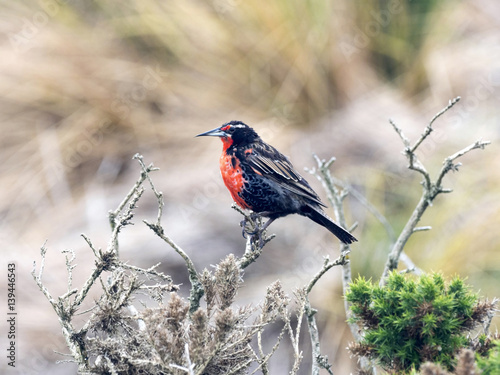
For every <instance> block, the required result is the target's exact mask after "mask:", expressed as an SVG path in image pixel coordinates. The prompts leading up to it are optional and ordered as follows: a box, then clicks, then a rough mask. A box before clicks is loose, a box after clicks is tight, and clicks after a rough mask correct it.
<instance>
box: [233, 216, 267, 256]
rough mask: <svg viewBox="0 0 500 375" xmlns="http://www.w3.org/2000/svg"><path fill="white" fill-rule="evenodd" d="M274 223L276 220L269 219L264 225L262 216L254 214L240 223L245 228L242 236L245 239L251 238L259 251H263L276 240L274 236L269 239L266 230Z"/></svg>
mask: <svg viewBox="0 0 500 375" xmlns="http://www.w3.org/2000/svg"><path fill="white" fill-rule="evenodd" d="M273 221H274V219H269V220H268V221H267V222H266V223H265V224H264V225H262V216H261V215H259V214H257V213H255V212H253V213H251V214H250V215H249V216H246V217H245V219H244V220H242V221H241V222H240V226H241V227H242V228H243V229H242V231H241V234H242V235H243V238H245V239H247V238H248V236H250V241H251V242H252V243H253V244H254V245H255V246H257V247H258V248H259V249H262V248H263V247H264V245H265V244H266V243H268V242H269V241H271V239H273V238H274V235H272V236H269V237H268V236H267V235H266V229H267V227H268V226H269V224H271V223H272V222H273Z"/></svg>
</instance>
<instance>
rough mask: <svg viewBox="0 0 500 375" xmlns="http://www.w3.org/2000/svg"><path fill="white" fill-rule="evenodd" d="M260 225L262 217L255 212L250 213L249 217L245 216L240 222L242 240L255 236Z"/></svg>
mask: <svg viewBox="0 0 500 375" xmlns="http://www.w3.org/2000/svg"><path fill="white" fill-rule="evenodd" d="M261 223H262V217H261V216H260V215H259V214H258V213H255V212H252V213H251V214H250V215H249V216H245V218H244V219H243V220H241V222H240V227H241V228H242V229H241V235H242V236H243V238H245V239H246V238H247V235H250V236H252V237H253V236H255V235H256V234H257V233H259V232H260V226H261Z"/></svg>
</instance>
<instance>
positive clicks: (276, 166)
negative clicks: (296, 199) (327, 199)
mask: <svg viewBox="0 0 500 375" xmlns="http://www.w3.org/2000/svg"><path fill="white" fill-rule="evenodd" d="M244 157H245V160H246V161H247V163H248V165H249V166H250V167H251V168H252V169H253V170H254V172H255V173H257V174H260V175H262V176H265V177H268V178H270V179H272V180H273V181H275V182H277V183H278V184H279V185H280V186H281V187H283V188H284V189H287V190H289V191H291V192H293V193H295V194H297V195H299V196H301V197H303V198H305V199H307V200H310V201H312V202H314V203H316V204H319V205H320V206H323V207H326V205H324V204H323V203H322V202H321V200H320V198H319V196H318V195H317V194H316V192H315V191H314V190H313V189H312V188H311V186H309V183H308V182H307V181H306V180H305V179H304V178H303V177H302V176H301V175H300V174H299V173H298V172H297V171H295V169H294V168H293V165H292V163H291V162H290V160H288V158H287V157H286V156H284V155H283V154H281V153H280V152H279V151H278V150H276V149H275V148H274V147H272V146H270V145H268V144H264V143H260V142H259V143H258V144H253V145H252V147H249V148H246V150H245V151H244Z"/></svg>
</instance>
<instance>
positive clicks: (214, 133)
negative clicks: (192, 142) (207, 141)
mask: <svg viewBox="0 0 500 375" xmlns="http://www.w3.org/2000/svg"><path fill="white" fill-rule="evenodd" d="M205 136H210V137H227V133H226V132H225V131H223V130H221V129H220V128H215V129H212V130H209V131H207V132H205V133H201V134H198V135H197V137H205Z"/></svg>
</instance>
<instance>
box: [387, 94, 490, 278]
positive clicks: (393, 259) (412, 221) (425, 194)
mask: <svg viewBox="0 0 500 375" xmlns="http://www.w3.org/2000/svg"><path fill="white" fill-rule="evenodd" d="M459 100H460V97H457V98H455V99H453V100H450V102H449V104H448V105H447V106H446V107H445V108H443V109H442V110H441V111H440V112H438V113H437V114H436V115H435V116H434V117H433V118H432V120H431V121H430V122H429V125H427V127H426V128H425V130H424V132H423V133H422V135H421V136H420V138H419V139H418V140H417V141H416V142H415V144H414V145H413V146H411V147H410V141H409V140H408V138H406V136H405V135H404V134H403V131H402V130H401V128H399V127H398V126H397V125H396V123H395V122H394V121H392V120H389V121H390V123H391V125H392V126H393V128H394V130H395V131H396V132H397V133H398V135H399V137H400V138H401V140H402V141H403V144H404V146H405V150H404V152H403V153H404V154H405V155H406V157H407V159H408V162H409V165H408V168H409V169H412V170H414V171H417V172H418V173H420V174H422V176H423V177H424V181H423V183H422V186H423V191H422V196H421V198H420V200H419V202H418V203H417V206H416V207H415V210H414V211H413V213H412V215H411V216H410V218H409V220H408V221H407V223H406V225H405V227H404V228H403V230H402V231H401V233H400V235H399V237H398V238H397V240H396V242H395V243H394V245H393V247H392V249H391V251H390V253H389V255H388V258H387V262H386V265H385V269H384V272H383V274H382V277H381V279H380V285H384V283H385V280H386V279H387V276H388V275H389V273H390V272H391V271H392V270H394V269H396V268H397V267H398V263H399V260H400V258H401V254H402V252H403V248H404V246H405V245H406V243H407V241H408V239H409V238H410V236H411V235H412V234H413V233H415V232H420V231H425V230H429V229H430V227H428V226H423V227H417V224H418V222H419V221H420V219H421V218H422V215H423V214H424V212H425V210H426V209H427V208H428V207H429V206H430V205H431V204H432V202H433V200H434V199H435V198H436V196H437V195H439V194H441V193H449V192H451V189H446V188H443V186H442V182H443V178H444V176H445V175H446V174H447V173H448V172H449V171H455V170H458V167H459V166H460V164H459V163H457V164H454V161H455V160H456V159H457V158H459V157H461V156H463V155H465V154H466V153H468V152H470V151H472V150H475V149H484V147H485V146H486V145H488V144H489V143H490V142H488V141H477V142H475V143H473V144H472V145H470V146H468V147H466V148H464V149H462V150H460V151H458V152H456V153H455V154H453V155H451V156H448V157H447V158H446V159H445V160H444V162H443V167H442V168H441V170H440V171H439V173H438V175H437V177H436V179H435V180H434V181H432V178H431V176H430V174H429V172H427V170H426V168H425V167H424V165H423V164H422V163H421V162H420V161H419V160H418V156H417V154H416V153H415V151H416V150H417V149H418V147H419V146H420V145H421V144H422V142H424V141H425V139H426V138H427V137H428V136H429V134H430V133H431V132H432V130H433V128H432V125H433V124H434V122H435V121H436V119H438V118H439V117H440V116H441V115H443V114H444V113H445V112H446V111H448V110H449V109H450V108H451V107H453V106H454V105H455V104H456V103H457V102H458V101H459Z"/></svg>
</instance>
